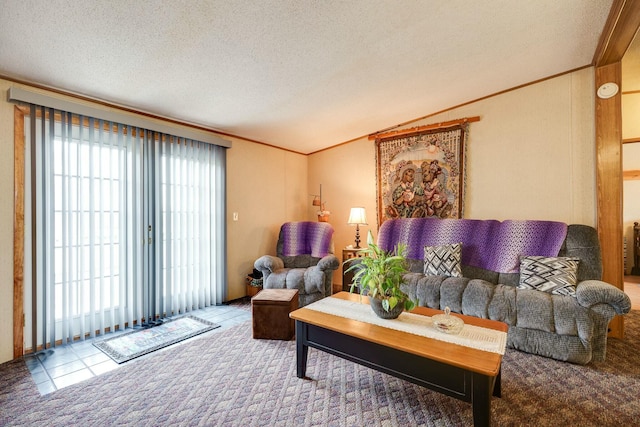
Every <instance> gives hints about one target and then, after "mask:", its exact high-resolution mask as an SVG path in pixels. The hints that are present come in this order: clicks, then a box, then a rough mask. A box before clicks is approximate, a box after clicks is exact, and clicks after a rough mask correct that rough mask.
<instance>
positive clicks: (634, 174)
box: [622, 169, 640, 181]
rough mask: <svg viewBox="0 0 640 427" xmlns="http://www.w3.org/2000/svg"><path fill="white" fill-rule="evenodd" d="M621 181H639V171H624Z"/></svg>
mask: <svg viewBox="0 0 640 427" xmlns="http://www.w3.org/2000/svg"><path fill="white" fill-rule="evenodd" d="M622 179H623V180H625V181H631V180H636V179H640V170H638V169H636V170H630V171H624V172H622Z"/></svg>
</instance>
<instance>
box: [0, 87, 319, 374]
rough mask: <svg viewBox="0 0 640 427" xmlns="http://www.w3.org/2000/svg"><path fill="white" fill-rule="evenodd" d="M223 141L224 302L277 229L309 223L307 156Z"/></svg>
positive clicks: (5, 173) (6, 318)
mask: <svg viewBox="0 0 640 427" xmlns="http://www.w3.org/2000/svg"><path fill="white" fill-rule="evenodd" d="M12 85H15V86H21V85H17V84H14V83H11V82H8V81H5V80H2V79H0V96H1V98H0V194H4V195H5V203H3V204H1V205H0V253H2V254H3V256H2V257H0V330H1V331H2V334H0V363H2V362H6V361H8V360H11V359H12V358H13V144H14V142H13V108H14V105H13V104H12V103H9V102H7V101H6V99H7V97H6V94H7V90H8V89H9V87H11V86H12ZM30 90H36V89H33V88H30ZM36 91H41V92H45V93H46V91H43V90H36ZM52 95H53V94H52ZM55 96H59V95H55ZM74 102H79V101H77V100H74ZM87 104H89V103H87ZM92 105H93V104H92ZM93 106H94V107H97V108H106V107H100V106H99V105H93ZM225 138H226V139H228V140H231V141H232V143H233V147H232V148H231V149H230V150H228V152H227V168H228V174H227V206H228V209H227V218H228V227H227V233H228V253H227V255H228V299H236V298H240V297H243V296H244V295H245V283H246V282H245V278H246V275H247V274H248V273H250V272H251V271H252V269H253V261H254V260H255V259H256V258H258V257H259V256H260V255H263V254H266V253H270V254H275V242H276V238H277V233H278V229H279V226H280V224H282V223H283V222H285V221H291V220H304V219H309V212H308V208H307V206H308V205H309V204H310V198H309V194H308V191H307V188H308V184H307V175H308V171H307V156H305V155H301V154H295V153H291V152H288V151H284V150H280V149H276V148H273V147H269V146H266V145H262V144H256V143H252V142H247V141H244V140H241V139H236V138H228V137H225ZM233 212H237V213H238V221H233Z"/></svg>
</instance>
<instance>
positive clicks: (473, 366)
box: [290, 292, 508, 376]
mask: <svg viewBox="0 0 640 427" xmlns="http://www.w3.org/2000/svg"><path fill="white" fill-rule="evenodd" d="M329 298H340V299H344V300H348V301H355V302H358V301H360V299H361V298H362V303H364V304H368V303H369V299H368V298H367V297H364V296H363V297H361V296H360V295H358V294H351V293H349V292H339V293H337V294H334V295H332V296H331V297H329ZM411 312H412V313H414V314H421V315H425V316H433V315H435V314H440V313H442V311H441V310H434V309H430V308H426V307H417V308H415V309H414V310H412V311H411ZM451 315H452V316H458V317H460V318H462V319H463V320H464V322H465V323H466V324H469V325H475V326H480V327H484V328H489V329H493V330H496V331H502V332H507V330H508V326H507V324H506V323H502V322H497V321H495V320H488V319H480V318H477V317H471V316H464V315H459V314H454V313H452V314H451ZM290 316H291V318H292V319H295V320H299V321H301V322H305V323H309V324H312V325H315V326H319V327H322V328H325V329H329V330H332V331H336V332H339V333H342V334H345V335H349V336H352V337H355V338H360V339H363V340H366V341H370V342H374V343H377V344H381V345H384V346H387V347H391V348H395V349H397V350H401V351H405V352H407V353H412V354H415V355H418V356H421V357H425V358H428V359H431V360H436V361H439V362H443V363H446V364H448V365H452V366H456V367H459V368H463V369H467V370H469V371H472V372H477V373H480V374H483V375H489V376H496V375H498V373H499V372H500V363H501V362H502V355H500V354H498V353H492V352H488V351H483V350H478V349H474V348H470V347H465V346H461V345H458V344H452V343H447V342H444V341H440V340H437V339H432V338H427V337H422V336H419V335H415V334H411V333H407V332H401V331H397V330H394V329H389V328H385V327H382V326H377V325H373V324H371V323H366V322H361V321H358V320H352V319H347V318H344V317H340V316H335V315H332V314H327V313H323V312H320V311H316V310H312V309H308V308H305V307H303V308H300V309H298V310H295V311H293V312H291V314H290Z"/></svg>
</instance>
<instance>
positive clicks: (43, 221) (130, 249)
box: [25, 106, 226, 348]
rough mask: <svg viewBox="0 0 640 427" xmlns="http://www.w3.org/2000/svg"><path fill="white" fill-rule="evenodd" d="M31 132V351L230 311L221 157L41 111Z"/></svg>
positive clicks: (184, 143) (212, 148) (154, 135)
mask: <svg viewBox="0 0 640 427" xmlns="http://www.w3.org/2000/svg"><path fill="white" fill-rule="evenodd" d="M26 120H28V122H29V123H28V125H27V126H25V128H26V129H28V130H29V132H28V134H29V141H30V143H29V144H28V146H29V148H30V149H29V150H27V151H28V159H29V160H28V166H30V167H29V168H28V170H29V171H30V173H28V174H27V175H28V178H30V179H28V180H27V184H26V187H28V188H27V191H28V193H29V195H28V197H27V199H28V200H29V201H30V202H31V203H29V209H28V210H27V215H28V216H29V218H30V220H26V221H25V222H26V223H27V224H29V225H30V226H29V227H27V234H28V236H27V239H26V241H27V242H30V243H31V244H30V245H25V247H26V250H25V252H26V254H25V255H26V257H25V259H26V260H27V262H26V263H25V264H26V265H27V264H30V266H31V268H30V273H31V274H29V275H25V279H27V278H29V277H30V281H31V286H29V285H28V284H26V283H25V288H27V289H28V290H29V291H28V294H29V295H28V298H25V310H26V312H27V313H29V314H30V315H29V316H27V329H26V331H25V332H26V333H25V337H26V341H27V345H26V347H27V348H29V347H31V348H35V347H36V346H37V347H40V348H41V347H42V346H49V345H55V343H56V342H58V343H60V342H62V343H65V342H70V341H72V340H76V339H84V338H85V337H87V336H94V335H95V334H96V333H104V332H105V331H107V330H113V329H115V328H123V327H125V326H132V325H134V324H138V325H139V324H143V323H145V322H150V321H154V320H155V319H157V318H159V317H165V316H172V315H176V314H180V313H184V312H188V311H190V310H193V309H197V308H202V307H206V306H209V305H212V304H218V303H220V302H222V300H223V298H224V289H225V287H226V283H225V282H226V271H225V264H226V261H225V252H226V251H225V241H226V236H225V226H224V202H225V167H226V164H225V156H226V150H225V148H223V147H219V146H216V145H212V144H207V143H203V142H199V141H194V140H190V139H185V138H178V137H174V136H171V135H167V134H163V133H159V132H152V131H148V130H145V129H141V128H136V127H132V126H126V125H123V124H119V123H113V122H107V121H103V120H98V119H94V118H90V117H84V116H80V115H75V114H71V113H66V112H62V111H58V110H53V109H48V108H43V107H36V106H32V107H31V112H30V114H29V115H28V116H27V119H26ZM29 341H30V343H29ZM29 344H31V345H29Z"/></svg>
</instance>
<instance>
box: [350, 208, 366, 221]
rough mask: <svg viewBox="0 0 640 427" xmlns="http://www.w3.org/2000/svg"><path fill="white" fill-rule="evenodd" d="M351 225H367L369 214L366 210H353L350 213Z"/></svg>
mask: <svg viewBox="0 0 640 427" xmlns="http://www.w3.org/2000/svg"><path fill="white" fill-rule="evenodd" d="M347 224H349V225H367V214H366V212H365V211H364V208H351V212H350V213H349V221H347Z"/></svg>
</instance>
